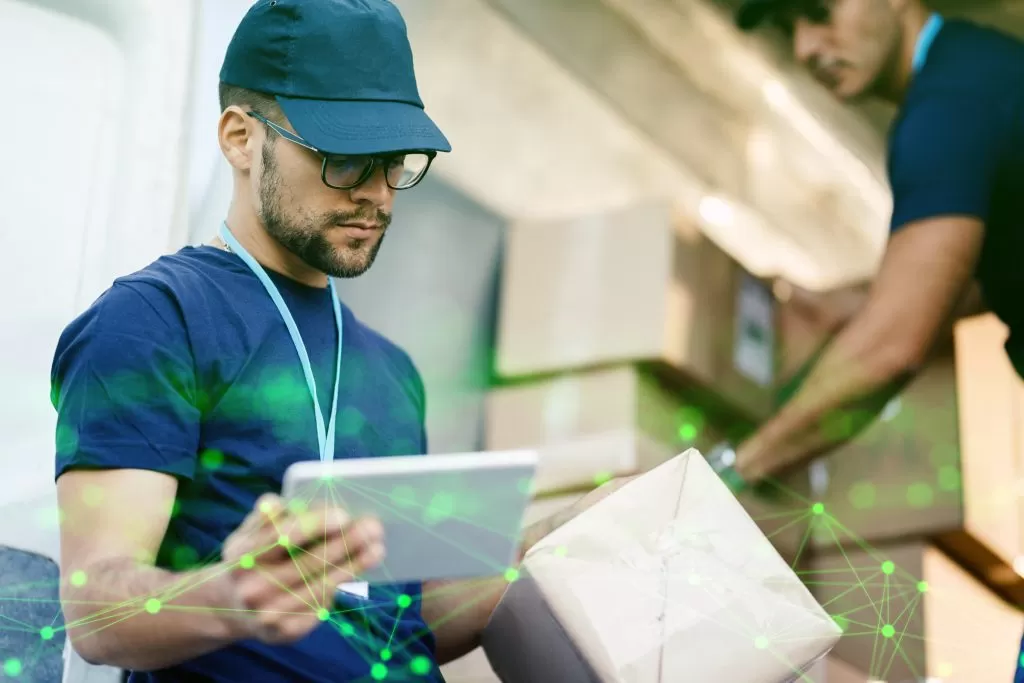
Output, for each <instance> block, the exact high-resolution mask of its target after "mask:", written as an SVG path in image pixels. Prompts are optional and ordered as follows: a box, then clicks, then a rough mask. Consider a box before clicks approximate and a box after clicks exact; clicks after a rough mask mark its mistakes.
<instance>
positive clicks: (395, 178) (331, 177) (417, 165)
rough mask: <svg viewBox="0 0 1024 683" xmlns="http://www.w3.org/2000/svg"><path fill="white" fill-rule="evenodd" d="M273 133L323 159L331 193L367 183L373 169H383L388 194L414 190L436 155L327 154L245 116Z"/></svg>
mask: <svg viewBox="0 0 1024 683" xmlns="http://www.w3.org/2000/svg"><path fill="white" fill-rule="evenodd" d="M246 113H248V114H249V116H251V117H253V118H254V119H256V120H257V121H259V122H260V123H262V124H263V125H265V126H267V127H268V128H270V129H271V130H273V131H274V132H275V133H277V134H278V135H280V136H281V137H283V138H284V139H286V140H288V141H289V142H293V143H295V144H296V145H299V146H301V147H305V148H306V149H308V150H310V151H312V152H316V153H317V154H318V155H320V156H321V157H323V160H324V162H323V166H322V167H321V169H320V179H321V180H322V181H323V183H324V185H326V186H327V187H330V188H332V189H335V190H352V189H355V188H357V187H359V186H360V185H362V184H363V183H365V182H366V181H367V180H369V179H370V178H371V177H372V176H373V174H374V172H375V171H376V170H377V168H383V169H384V178H385V179H386V182H387V184H388V187H390V188H391V189H392V190H408V189H409V188H411V187H415V186H416V185H417V184H418V183H419V182H420V181H421V180H423V177H424V176H425V175H427V170H429V169H430V164H431V163H432V162H433V161H434V157H435V156H437V152H434V151H424V150H411V151H407V152H396V153H394V154H374V155H370V154H328V153H327V152H323V151H321V150H319V149H317V148H316V147H314V146H313V145H311V144H309V143H308V142H306V141H305V140H303V139H302V138H300V137H299V136H298V135H296V134H294V133H292V132H289V131H287V130H285V129H284V128H282V127H281V126H279V125H277V124H276V123H274V122H273V121H270V120H268V119H267V118H266V117H265V116H262V115H261V114H258V113H257V112H254V111H250V112H246Z"/></svg>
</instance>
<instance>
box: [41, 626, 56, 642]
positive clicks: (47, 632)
mask: <svg viewBox="0 0 1024 683" xmlns="http://www.w3.org/2000/svg"><path fill="white" fill-rule="evenodd" d="M39 637H40V638H42V639H43V640H53V627H52V626H44V627H42V628H41V629H39Z"/></svg>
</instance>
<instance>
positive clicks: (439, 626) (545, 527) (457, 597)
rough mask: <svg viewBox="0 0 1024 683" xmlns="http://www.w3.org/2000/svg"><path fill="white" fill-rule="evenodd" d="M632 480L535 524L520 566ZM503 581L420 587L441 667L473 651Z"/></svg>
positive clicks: (622, 480) (612, 485)
mask: <svg viewBox="0 0 1024 683" xmlns="http://www.w3.org/2000/svg"><path fill="white" fill-rule="evenodd" d="M633 478H634V477H622V478H619V479H616V480H614V481H611V482H608V483H607V484H605V485H604V486H602V487H601V488H599V489H597V490H596V491H592V492H591V493H590V494H588V495H587V496H585V497H584V498H582V499H580V500H578V501H576V502H575V503H573V504H572V505H569V506H568V507H566V508H565V509H563V510H561V511H559V512H556V513H555V514H553V515H551V516H549V517H546V518H545V519H543V520H541V521H539V522H536V523H534V524H532V525H530V526H529V527H527V528H526V529H525V530H524V531H523V539H522V542H521V543H520V546H519V558H518V562H516V564H517V565H518V564H520V563H522V561H523V558H524V557H525V556H526V553H527V552H529V550H530V548H532V547H533V546H534V545H536V544H537V543H538V542H539V541H540V540H541V539H543V538H544V537H545V536H547V535H548V534H550V533H551V532H552V531H554V530H555V529H557V528H558V527H560V526H562V525H563V524H566V523H567V522H569V521H570V520H571V519H573V518H574V517H576V516H578V515H579V514H581V513H582V512H583V511H585V510H586V509H588V508H590V507H592V506H593V505H594V504H595V503H597V502H598V501H599V500H601V499H602V498H605V497H607V496H609V495H611V493H613V492H614V491H616V490H617V489H619V488H620V487H621V486H623V485H624V484H626V483H627V482H629V481H630V480H632V479H633ZM507 585H508V579H507V578H506V577H504V576H503V577H496V578H489V579H483V580H478V581H434V582H429V583H427V584H425V585H424V587H423V617H424V619H425V620H426V622H427V623H428V624H429V625H430V628H431V630H432V631H433V633H434V637H435V639H436V641H437V659H438V661H439V662H440V663H442V664H444V663H446V662H450V661H452V660H455V659H458V658H459V657H461V656H463V655H465V654H467V653H468V652H470V651H472V650H473V649H474V648H476V647H477V646H478V645H479V644H480V634H481V633H483V630H484V628H486V626H487V622H488V621H490V618H491V614H492V613H493V612H494V608H495V607H497V605H498V603H499V602H500V601H501V598H502V596H503V595H504V594H505V587H506V586H507Z"/></svg>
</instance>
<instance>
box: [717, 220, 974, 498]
mask: <svg viewBox="0 0 1024 683" xmlns="http://www.w3.org/2000/svg"><path fill="white" fill-rule="evenodd" d="M983 234H984V226H983V224H982V222H981V221H980V220H978V219H975V218H968V217H959V216H956V217H954V216H947V217H942V218H931V219H925V220H921V221H918V222H915V223H911V224H909V225H906V226H904V227H903V228H902V229H900V230H899V231H898V232H897V233H896V234H895V235H893V237H892V238H891V239H890V241H889V246H888V248H887V250H886V255H885V258H884V260H883V263H882V267H881V269H880V272H879V275H878V277H877V279H876V281H875V283H874V285H873V287H872V290H871V294H870V296H869V298H868V300H867V302H866V303H865V304H864V306H863V307H862V308H861V309H860V311H859V312H858V313H857V314H856V315H855V316H854V318H853V319H852V320H851V321H850V322H849V324H848V325H847V326H846V327H845V328H844V329H843V330H842V332H840V333H839V335H838V336H837V337H836V338H835V340H834V341H833V342H832V344H831V345H830V346H829V347H828V349H827V350H826V351H825V353H824V354H823V355H822V357H821V359H820V361H819V362H818V364H817V365H816V366H815V368H814V370H813V371H812V372H811V374H810V375H809V376H808V378H807V380H806V381H805V382H804V384H803V385H802V386H801V388H800V390H799V391H798V392H797V394H796V395H795V396H794V397H793V398H792V400H790V401H789V403H787V404H786V405H785V406H784V407H783V408H782V409H781V410H780V411H779V413H778V414H776V415H775V417H773V418H772V419H771V420H769V421H768V422H767V423H766V424H765V425H764V426H763V427H762V428H761V429H760V430H758V432H757V433H755V434H754V436H753V437H751V438H750V439H749V440H748V441H747V442H745V443H744V444H743V445H742V446H741V447H740V448H739V449H738V451H737V462H736V469H737V470H738V472H739V473H740V475H741V476H742V477H743V478H744V479H746V480H747V481H756V480H758V479H761V478H763V477H765V476H768V475H770V474H773V473H776V472H779V471H780V470H785V469H788V468H791V467H795V466H797V465H799V464H801V463H803V462H806V461H807V460H808V459H809V458H811V457H814V456H815V455H817V454H819V453H821V452H823V451H825V450H828V449H831V448H834V447H835V446H837V445H839V444H840V443H842V442H843V441H844V440H845V439H847V438H849V434H850V433H851V432H855V431H856V430H857V427H858V426H863V424H866V423H867V422H869V421H870V420H871V419H873V417H874V413H875V412H876V411H877V410H879V409H881V407H882V406H884V405H885V403H886V402H887V400H888V399H889V398H890V397H891V396H892V395H894V394H895V393H897V392H898V391H899V390H900V388H902V386H904V384H905V382H906V380H907V379H908V378H909V377H910V376H912V374H913V373H914V372H915V371H916V370H917V369H918V368H919V366H920V365H921V363H922V362H923V361H924V360H925V358H926V356H927V354H928V353H929V351H930V349H931V348H932V346H933V345H934V343H935V341H936V339H937V338H938V336H939V335H940V334H941V332H942V330H943V327H944V325H946V324H948V323H949V321H950V320H951V318H952V316H953V315H954V312H955V308H956V306H957V304H958V302H960V301H961V300H962V299H963V297H964V295H965V293H966V292H967V291H968V290H969V288H970V286H971V278H972V275H973V272H974V267H975V264H976V263H977V259H978V254H979V252H980V249H981V243H982V237H983ZM851 419H853V420H859V421H860V422H862V423H863V424H860V425H853V424H848V423H849V421H850V420H851ZM844 423H847V424H844ZM837 425H842V427H841V428H837Z"/></svg>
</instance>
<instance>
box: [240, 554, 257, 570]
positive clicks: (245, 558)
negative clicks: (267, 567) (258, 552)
mask: <svg viewBox="0 0 1024 683" xmlns="http://www.w3.org/2000/svg"><path fill="white" fill-rule="evenodd" d="M238 564H239V566H241V567H242V569H252V568H253V567H255V566H256V558H254V557H253V556H252V555H250V554H249V553H246V554H245V555H242V556H241V557H240V558H238Z"/></svg>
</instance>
